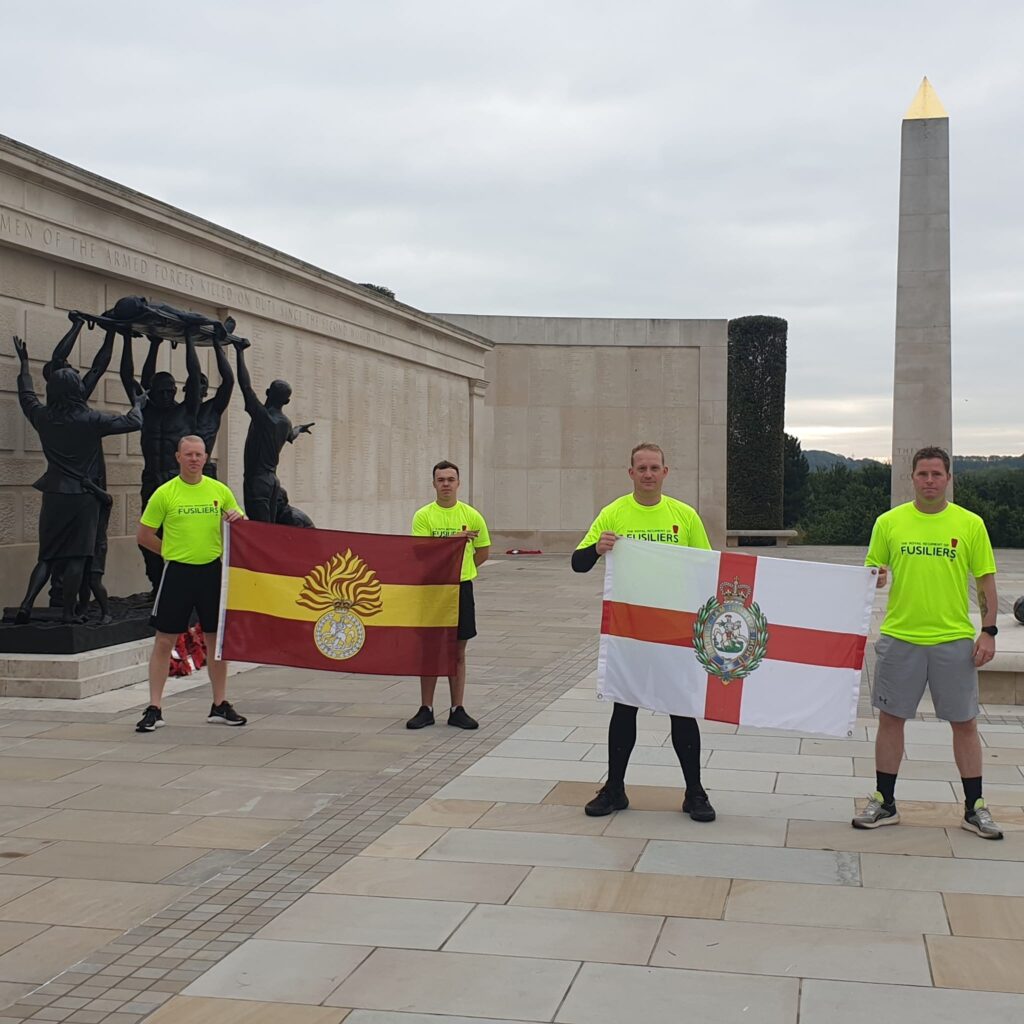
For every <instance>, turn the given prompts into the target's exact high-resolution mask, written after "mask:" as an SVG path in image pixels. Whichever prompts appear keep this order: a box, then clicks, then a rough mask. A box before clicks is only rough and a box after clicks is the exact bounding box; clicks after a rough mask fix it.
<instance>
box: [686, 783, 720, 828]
mask: <svg viewBox="0 0 1024 1024" xmlns="http://www.w3.org/2000/svg"><path fill="white" fill-rule="evenodd" d="M683 814H688V815H689V816H690V817H691V818H693V820H694V821H714V820H715V817H716V815H715V809H714V807H712V806H711V801H710V800H709V799H708V795H707V793H705V792H704V790H701V791H700V793H697V794H695V795H694V796H690V793H689V791H687V792H686V794H685V795H684V796H683Z"/></svg>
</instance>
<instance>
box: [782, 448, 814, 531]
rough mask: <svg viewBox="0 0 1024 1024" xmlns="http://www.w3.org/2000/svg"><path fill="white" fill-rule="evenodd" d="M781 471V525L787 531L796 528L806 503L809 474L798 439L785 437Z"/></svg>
mask: <svg viewBox="0 0 1024 1024" xmlns="http://www.w3.org/2000/svg"><path fill="white" fill-rule="evenodd" d="M785 442H786V444H785V451H784V456H783V457H784V459H785V461H784V463H783V470H782V525H783V526H784V527H785V528H786V529H787V530H788V529H791V528H792V527H794V526H796V524H797V523H799V522H800V519H801V518H802V516H803V513H804V505H805V503H806V501H807V477H808V475H809V474H810V472H811V468H810V466H808V464H807V457H806V456H805V455H804V453H803V449H802V448H801V447H800V439H799V438H798V437H794V436H793V435H792V434H786V435H785Z"/></svg>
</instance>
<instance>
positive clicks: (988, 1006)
mask: <svg viewBox="0 0 1024 1024" xmlns="http://www.w3.org/2000/svg"><path fill="white" fill-rule="evenodd" d="M779 553H780V554H783V555H785V556H786V557H804V558H806V557H818V558H827V559H829V560H841V561H849V562H855V561H857V560H858V559H859V557H860V554H861V553H860V552H859V551H855V550H853V549H807V548H803V549H800V548H796V549H787V550H786V551H785V552H779ZM999 557H1000V564H1001V567H1002V569H1001V573H1000V585H1001V588H1002V590H1003V592H1004V593H1003V600H1002V601H1001V604H1009V603H1010V601H1011V600H1012V598H1013V597H1014V596H1016V594H1018V593H1020V592H1022V590H1024V556H1022V555H1021V553H1017V552H1000V553H999ZM600 589H601V573H600V571H595V572H594V573H592V574H590V575H589V576H582V577H581V576H575V575H573V574H572V573H571V572H570V571H569V568H568V565H567V559H566V558H564V557H557V558H555V557H544V558H530V559H527V558H523V559H521V560H502V561H496V562H494V563H491V564H489V565H488V566H487V567H486V568H485V569H484V570H483V572H482V575H481V579H480V583H479V586H478V609H479V613H480V619H481V636H480V637H479V638H478V639H477V640H476V641H474V642H473V643H472V644H471V645H470V651H471V659H470V662H471V664H470V688H469V691H468V696H469V700H468V708H469V710H470V711H471V712H472V713H473V714H476V715H478V716H479V717H480V718H481V720H482V722H483V726H482V728H481V729H480V730H479V731H478V732H475V733H473V732H471V733H464V732H459V731H456V730H453V729H449V728H448V727H447V726H446V725H444V724H440V725H438V726H436V727H434V728H432V729H427V730H424V731H423V732H419V733H410V732H408V731H407V730H406V729H405V728H404V724H403V723H404V720H405V718H406V717H407V716H408V715H409V714H410V713H411V712H412V711H414V710H415V706H416V703H417V699H416V698H417V692H416V691H417V687H416V684H415V682H413V681H412V680H404V681H395V680H391V679H372V678H366V677H354V676H336V675H332V674H328V673H312V672H297V671H293V670H288V669H274V668H266V669H258V670H253V671H250V672H245V673H242V674H240V675H238V676H236V677H234V678H233V680H232V682H231V687H232V694H231V695H232V697H233V698H234V699H236V700H237V702H238V704H239V706H240V708H241V709H242V710H243V711H244V712H245V713H246V714H247V715H249V718H250V725H249V726H248V727H247V728H245V729H241V730H229V729H223V728H221V729H218V728H217V727H215V726H209V725H206V724H204V722H203V719H204V716H205V713H206V709H207V707H208V691H207V689H206V686H205V683H204V682H203V681H201V680H200V682H199V685H198V686H197V685H196V684H195V683H192V684H186V685H185V687H184V688H183V684H182V683H178V684H177V688H178V689H177V693H175V692H173V691H172V695H171V696H170V697H169V698H168V700H167V701H166V703H165V714H166V717H167V721H168V727H167V728H166V729H163V730H161V731H160V732H158V733H156V734H153V735H142V736H140V735H136V734H135V733H134V732H133V731H132V725H133V724H134V722H135V720H136V719H137V717H138V714H139V712H140V709H141V708H142V707H143V706H144V705H145V703H146V695H145V693H144V692H143V691H142V689H141V688H139V687H134V688H132V689H130V690H121V691H117V692H114V693H109V694H105V695H102V696H99V697H96V698H90V699H88V700H83V701H79V702H57V701H49V702H42V701H30V700H23V699H14V698H5V699H2V700H0V779H2V780H3V781H2V787H3V788H2V790H0V792H2V793H3V798H2V800H0V804H2V806H0V829H2V837H0V999H2V1001H3V1004H5V1008H2V1009H0V1024H14V1022H16V1021H23V1020H26V1019H29V1020H33V1021H69V1022H75V1024H101V1022H102V1024H135V1022H138V1021H142V1020H144V1019H145V1020H151V1021H153V1022H154V1024H213V1022H216V1024H292V1022H294V1024H336V1022H338V1021H341V1020H343V1019H344V1020H345V1021H346V1022H348V1024H385V1022H394V1024H455V1022H460V1024H480V1022H481V1021H492V1020H495V1021H496V1020H499V1019H500V1020H504V1021H509V1020H512V1021H520V1022H539V1021H562V1022H573V1024H576V1022H578V1024H604V1022H608V1024H612V1022H615V1024H618V1022H621V1021H626V1020H632V1019H636V1020H643V1021H645V1022H650V1024H660V1022H663V1021H664V1022H668V1021H672V1022H673V1024H674V1022H676V1021H678V1020H679V1019H680V1018H681V1017H682V1016H683V1015H686V1016H688V1017H689V1018H690V1019H693V1020H699V1021H701V1022H722V1024H733V1022H740V1021H748V1020H750V1021H754V1020H757V1021H763V1022H766V1024H775V1022H784V1024H796V1022H797V1020H798V1014H799V1021H800V1024H826V1022H827V1024H853V1022H855V1021H856V1022H860V1021H862V1020H865V1019H870V1018H872V1017H874V1018H876V1019H879V1020H892V1019H900V1020H901V1021H904V1022H906V1024H914V1022H917V1021H921V1022H924V1021H928V1022H929V1024H943V1022H947V1021H949V1022H952V1021H954V1020H956V1021H958V1022H961V1021H962V1020H963V1019H964V1018H967V1017H970V1016H978V1017H981V1018H983V1019H988V1020H992V1021H999V1022H1002V1021H1006V1022H1009V1021H1016V1020H1020V1019H1024V994H1020V993H1024V978H1022V975H1021V972H1020V964H1021V963H1022V962H1024V863H1022V860H1024V775H1022V767H1021V766H1022V765H1024V708H1017V707H1010V706H1006V707H1002V706H986V707H985V708H984V709H983V718H982V722H983V725H982V734H983V737H984V742H985V744H986V750H985V759H986V782H987V785H986V795H987V797H988V799H989V801H990V803H991V804H992V805H993V810H994V813H995V816H996V818H997V820H998V821H999V822H1000V823H1001V824H1002V826H1003V827H1004V829H1005V830H1006V831H1007V836H1006V838H1005V840H1004V841H1003V842H1001V843H987V842H984V841H983V840H981V839H978V838H977V837H974V836H972V835H970V834H968V833H966V832H963V831H962V830H960V829H959V828H958V827H957V823H958V818H959V815H960V813H961V812H960V808H961V803H960V792H959V783H958V781H957V780H958V776H957V772H956V768H955V765H954V764H953V762H952V753H951V749H950V743H949V731H948V728H947V727H946V726H945V725H943V724H942V723H939V722H936V721H934V720H933V719H932V720H929V719H930V716H929V714H928V709H927V708H926V709H924V713H923V715H922V717H921V720H920V721H918V722H915V723H913V724H912V725H911V726H909V733H908V736H909V746H908V751H907V753H908V762H907V764H906V766H905V767H904V770H903V772H902V773H901V781H900V784H899V788H898V790H897V797H898V798H899V800H900V809H901V813H902V815H903V818H904V821H905V822H906V824H905V825H903V826H900V827H898V828H892V829H884V830H881V831H880V832H855V831H853V830H852V829H851V828H850V827H849V818H850V816H851V814H852V813H853V809H854V804H855V802H856V801H858V800H860V799H861V798H862V797H863V795H864V794H865V793H867V792H868V791H869V790H870V789H872V788H873V775H874V769H873V761H872V744H871V739H872V736H873V724H872V717H871V712H870V709H869V708H868V707H867V705H866V704H863V705H862V714H863V718H862V719H861V720H860V721H859V723H858V726H857V729H856V733H855V735H854V736H853V737H851V738H850V739H849V740H824V739H808V738H800V737H798V736H795V735H791V734H781V733H780V734H773V733H770V732H765V731H759V732H755V731H753V730H746V729H743V730H736V729H735V728H733V727H731V726H722V725H714V724H709V725H707V726H705V728H704V747H705V751H704V763H705V765H706V766H707V767H706V774H705V782H706V784H707V786H708V789H709V791H710V793H711V797H712V800H713V802H714V804H715V806H716V807H717V809H718V811H719V814H720V818H719V820H718V821H717V822H716V823H714V824H712V825H698V824H696V823H694V822H692V821H690V820H689V819H688V818H685V817H683V816H682V815H681V814H680V813H679V809H678V805H679V802H680V798H681V793H680V788H679V786H680V781H681V780H680V773H679V768H678V765H677V763H676V761H675V755H674V753H673V751H672V748H671V744H670V743H669V741H668V734H667V721H666V719H664V718H661V717H654V716H649V717H647V718H646V719H645V718H641V726H640V731H639V737H638V746H637V748H636V751H635V753H634V756H633V759H632V765H631V768H630V772H629V775H628V776H627V783H628V786H629V795H630V798H631V801H632V807H631V809H630V810H628V811H625V812H621V813H618V814H616V815H613V816H611V817H608V818H599V819H589V818H586V817H585V816H584V815H583V813H582V809H581V805H582V804H583V803H585V802H586V801H587V800H588V799H589V798H590V797H591V796H592V795H593V792H594V791H595V790H596V789H597V788H598V786H599V785H600V782H601V780H602V778H603V775H604V769H605V745H604V744H605V724H606V720H607V715H608V710H609V709H608V708H607V707H606V706H605V705H602V704H600V703H597V702H596V701H595V700H594V671H595V657H596V623H597V616H598V607H599V600H600ZM172 686H174V684H173V683H172ZM440 693H441V691H439V694H440ZM438 703H439V705H440V704H441V703H442V701H440V700H439V702H438ZM439 720H440V721H441V722H442V723H443V721H444V719H443V718H439ZM254 850H255V851H256V852H251V851H254ZM62 972H63V973H62ZM51 978H54V979H55V980H53V981H49V979H51ZM48 981H49V983H48V984H44V983H46V982H48ZM41 985H42V987H41V988H40V987H39V986H41Z"/></svg>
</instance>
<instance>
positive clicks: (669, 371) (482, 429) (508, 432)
mask: <svg viewBox="0 0 1024 1024" xmlns="http://www.w3.org/2000/svg"><path fill="white" fill-rule="evenodd" d="M392 283H393V282H392ZM124 295H144V296H146V297H147V298H148V299H150V300H151V301H153V302H163V303H167V304H169V305H172V306H176V307H178V308H181V309H189V310H194V311H196V312H199V313H202V314H205V315H207V316H209V317H211V318H215V319H218V320H224V319H225V318H226V317H228V316H231V317H233V318H234V319H235V320H236V321H237V327H236V328H235V333H236V334H238V335H239V336H243V337H247V338H249V339H250V340H251V342H252V346H251V348H249V349H248V350H247V352H246V360H247V363H248V366H249V370H250V373H251V376H252V381H253V386H254V388H255V390H256V392H257V394H258V395H259V396H261V397H262V396H263V394H264V392H265V389H266V388H267V386H268V385H269V384H270V382H271V381H272V380H273V379H274V378H277V377H280V378H284V379H285V380H287V381H289V382H290V384H291V385H292V388H293V397H292V401H291V404H290V405H289V406H288V407H287V409H286V411H287V413H288V415H289V416H290V417H291V419H292V421H293V422H294V423H301V422H309V421H313V422H315V424H316V425H315V427H314V428H313V430H312V433H311V434H310V435H309V436H306V435H302V436H300V437H299V438H297V439H296V441H295V443H294V444H293V445H286V446H285V449H284V451H283V452H282V455H281V463H280V470H279V475H280V479H281V483H282V485H283V486H284V488H285V489H286V490H287V492H288V495H289V499H290V501H291V502H292V504H294V505H296V506H298V507H299V508H300V509H302V510H303V511H304V512H305V513H307V514H308V515H309V516H310V517H311V518H312V520H313V521H314V523H315V524H316V525H317V526H321V527H327V528H336V529H341V528H344V529H354V530H368V531H373V532H394V533H405V532H406V531H407V530H408V528H409V521H410V518H411V515H412V512H413V511H414V510H415V509H416V508H417V507H418V506H419V505H421V504H423V503H424V502H426V501H428V500H429V499H430V497H431V496H432V491H431V487H430V467H431V466H432V465H433V463H435V462H436V461H438V460H439V459H443V458H447V459H451V460H453V461H454V462H456V463H458V464H459V466H460V467H461V468H462V476H463V486H462V490H461V492H460V496H461V497H462V498H463V500H466V501H469V502H471V503H472V504H474V505H477V506H478V507H479V508H480V510H481V511H482V512H483V513H484V515H485V516H486V518H487V520H488V523H489V524H490V525H491V532H492V536H493V538H494V547H495V550H496V552H501V551H504V550H505V549H506V548H510V547H519V548H543V549H544V550H547V551H558V550H569V549H571V548H572V547H573V546H575V543H576V542H577V540H578V539H579V536H580V535H581V533H582V532H583V531H584V530H585V529H586V527H587V526H588V525H589V523H590V521H591V519H592V518H593V516H594V514H595V513H596V511H597V509H598V508H599V507H600V506H601V505H602V504H604V503H606V502H608V501H610V500H612V499H613V498H615V497H616V496H618V495H620V494H622V493H624V492H625V491H627V490H628V489H629V481H628V477H627V476H626V465H627V462H628V453H629V450H630V448H631V447H632V445H633V444H635V443H636V442H637V441H638V440H641V439H642V440H653V441H656V442H658V443H660V444H661V445H662V446H663V447H664V448H665V450H666V454H667V458H668V463H669V466H670V478H669V482H668V485H667V486H666V493H670V494H673V495H675V496H677V497H680V498H682V499H683V500H685V501H688V502H690V503H692V504H694V505H695V506H696V507H697V508H698V509H699V511H700V512H701V515H702V516H703V518H704V520H705V523H706V525H707V527H708V532H709V534H710V536H711V539H712V543H714V544H715V545H716V546H722V544H723V543H724V539H725V475H726V445H725V430H726V426H725V424H726V415H725V410H726V372H727V361H726V344H727V339H726V321H725V320H642V319H628V320H613V319H573V318H547V317H500V316H469V315H459V314H443V315H442V316H435V315H431V314H427V313H424V312H422V311H420V310H417V309H414V308H412V307H409V306H405V305H403V304H402V303H400V302H394V301H391V300H388V299H387V298H384V297H382V296H380V295H378V294H377V293H376V292H373V291H371V290H369V289H366V288H363V287H360V286H359V285H356V284H353V283H352V282H350V281H347V280H345V279H344V278H341V277H338V276H336V275H334V274H330V273H328V272H326V271H324V270H321V269H319V268H317V267H314V266H311V265H309V264H307V263H303V262H302V261H300V260H298V259H295V258H294V257H291V256H287V255H285V254H283V253H280V252H277V251H276V250H273V249H271V248H269V247H267V246H264V245H261V244H260V243H258V242H254V241H252V240H251V239H248V238H244V237H243V236H241V235H238V234H235V233H233V232H231V231H228V230H226V229H224V228H221V227H218V226H217V225H215V224H212V223H210V222H208V221H204V220H201V219H200V218H198V217H195V216H192V215H190V214H188V213H185V212H183V211H181V210H178V209H175V208H173V207H171V206H168V205H167V204H165V203H161V202H158V201H157V200H154V199H152V198H150V197H148V196H145V195H142V194H140V193H138V192H134V191H132V190H131V189H128V188H125V187H123V186H121V185H118V184H116V183H114V182H111V181H108V180H105V179H103V178H100V177H98V176H96V175H94V174H91V173H89V172H87V171H84V170H82V169H80V168H77V167H74V166H73V165H71V164H67V163H65V162H63V161H60V160H57V159H55V158H53V157H50V156H47V155H46V154H43V153H40V152H38V151H37V150H33V149H30V148H28V147H26V146H23V145H21V144H19V143H17V142H14V141H13V140H10V139H6V138H4V137H2V136H0V602H2V604H3V605H12V604H15V603H17V601H18V600H20V598H21V595H22V593H23V590H24V585H25V580H26V579H27V576H28V573H29V571H30V569H31V567H32V565H33V564H34V562H35V558H36V548H37V544H36V541H37V519H38V513H39V508H40V498H41V495H40V494H39V493H38V492H37V491H35V490H33V488H32V483H33V481H34V480H35V479H36V478H37V477H38V476H39V475H40V473H41V472H42V469H43V465H44V462H43V458H42V454H41V451H40V449H39V445H38V441H37V438H36V435H35V433H34V431H33V430H32V429H31V428H30V427H29V425H28V424H27V422H26V421H25V419H24V417H23V416H22V414H21V412H20V410H19V408H18V401H17V394H16V384H15V380H16V375H17V361H16V359H15V356H14V350H13V347H12V345H11V336H12V335H14V334H17V335H20V336H21V337H23V338H24V339H25V340H26V342H27V344H28V348H29V354H30V356H31V360H32V362H31V365H32V370H33V377H34V382H35V386H36V390H37V392H38V393H39V394H40V395H42V394H43V392H44V383H43V379H42V364H43V362H44V361H45V360H46V359H48V358H49V356H50V353H51V352H52V350H53V347H54V345H55V344H56V343H57V341H58V340H59V339H60V338H61V336H62V335H63V334H64V333H65V332H66V330H67V328H68V326H69V324H68V319H67V313H68V311H69V310H72V309H79V310H83V311H85V312H89V313H98V312H102V311H103V310H105V309H108V308H110V307H111V306H113V304H114V302H115V301H116V300H117V299H118V298H120V297H121V296H124ZM471 301H472V296H467V304H469V303H470V302H471ZM101 342H102V331H101V330H99V329H96V330H94V331H91V332H90V331H83V333H82V337H81V340H80V341H79V343H78V345H77V347H76V351H75V353H74V354H73V356H72V362H73V364H74V365H76V366H78V367H79V368H81V369H85V368H87V367H88V366H89V364H90V362H91V360H92V358H93V355H94V353H95V352H96V349H97V348H98V347H99V345H100V344H101ZM134 344H135V346H136V347H135V358H134V363H135V372H136V374H138V373H139V370H140V369H141V366H142V363H143V361H144V359H145V354H146V351H147V348H148V345H147V342H146V341H145V339H143V338H140V339H137V340H136V341H135V343H134ZM120 346H121V341H120V340H118V341H117V343H116V345H115V352H114V358H113V360H112V362H111V367H110V370H109V371H108V372H107V374H106V376H105V377H104V378H103V380H102V382H101V384H100V387H99V388H98V389H97V391H96V394H95V395H94V397H93V403H94V404H95V405H96V406H97V407H98V408H105V409H111V410H121V409H126V408H127V402H126V400H125V395H124V392H123V389H122V386H121V382H120V380H119V378H118V374H117V365H118V361H119V359H120ZM199 356H200V359H201V361H202V364H203V370H204V372H205V373H206V374H207V375H208V376H209V379H210V389H211V393H212V392H213V390H214V389H215V388H216V387H217V385H218V383H219V376H218V374H217V371H216V366H215V363H214V360H213V356H212V353H211V351H210V349H208V348H201V349H200V350H199ZM228 358H229V360H230V361H231V363H232V367H234V358H235V357H234V351H233V349H229V351H228ZM157 369H159V370H166V369H170V370H171V371H172V372H173V373H174V375H175V377H176V379H177V381H178V386H179V398H180V397H181V390H180V389H181V388H182V387H183V385H184V380H185V368H184V351H183V347H182V346H179V347H178V348H177V349H176V350H173V351H172V350H171V347H170V345H169V344H167V343H165V344H164V345H163V348H162V350H161V355H160V363H159V364H158V367H157ZM488 382H492V383H490V384H489V383H488ZM247 427H248V417H247V415H246V413H245V411H244V408H243V404H242V397H241V394H240V392H239V390H238V389H237V387H236V390H235V393H234V395H233V396H232V399H231V405H230V408H229V411H228V414H227V415H226V416H225V418H224V421H223V423H222V426H221V430H220V434H219V437H218V441H217V448H216V450H215V451H214V453H213V456H214V458H215V459H216V461H217V463H218V472H219V476H220V478H221V479H223V480H225V481H226V482H227V483H228V484H229V485H230V486H231V487H232V488H233V490H234V491H235V493H236V495H237V496H238V497H239V498H241V494H242V448H243V445H244V442H245V435H246V430H247ZM104 445H105V452H106V461H107V479H108V489H109V490H110V492H111V493H112V494H113V497H114V507H113V513H112V518H111V525H110V530H109V536H110V554H109V556H108V561H107V576H106V582H107V586H108V589H109V590H110V592H111V593H112V594H129V593H133V592H137V591H142V590H144V589H148V587H147V583H146V579H145V576H144V574H143V563H142V559H141V557H140V554H139V551H138V549H137V547H136V545H135V540H134V535H135V529H136V526H137V523H138V517H139V514H140V507H139V506H140V499H139V477H140V472H141V468H142V460H141V455H140V451H139V435H138V434H137V433H136V434H131V435H127V437H125V436H121V437H112V438H109V439H107V441H105V442H104ZM42 600H43V598H42V597H41V598H40V602H42Z"/></svg>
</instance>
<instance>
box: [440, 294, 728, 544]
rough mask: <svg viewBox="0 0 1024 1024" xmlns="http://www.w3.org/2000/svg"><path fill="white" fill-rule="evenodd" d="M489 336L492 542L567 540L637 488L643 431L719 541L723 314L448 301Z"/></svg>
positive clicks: (680, 494)
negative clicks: (552, 313)
mask: <svg viewBox="0 0 1024 1024" xmlns="http://www.w3.org/2000/svg"><path fill="white" fill-rule="evenodd" d="M441 315H442V316H444V317H445V318H446V319H448V320H450V321H452V322H453V323H455V324H458V325H459V326H461V327H465V328H467V329H469V330H471V331H474V332H476V333H479V334H483V335H485V336H486V337H488V338H490V339H491V340H493V341H494V342H495V346H494V349H493V350H492V351H491V352H490V353H489V354H488V356H487V378H488V380H490V381H492V382H493V383H492V384H491V386H490V387H489V388H488V391H487V399H486V401H487V408H488V410H489V411H490V413H491V415H492V416H493V418H494V447H493V455H492V459H491V461H490V465H491V473H490V475H489V477H488V479H487V480H486V481H484V482H483V484H482V486H481V489H480V494H481V498H482V500H483V501H484V502H485V504H486V505H488V506H489V507H490V508H492V509H493V510H494V511H493V513H492V524H491V534H492V536H494V537H495V538H496V544H497V545H498V546H505V547H518V548H531V549H535V548H541V549H542V550H546V551H550V550H556V551H560V550H571V548H573V547H575V546H576V544H577V542H578V541H579V539H580V537H581V536H582V534H583V533H584V531H585V530H586V529H587V527H588V526H589V525H590V523H591V521H592V520H593V518H594V516H595V514H596V513H597V510H598V509H599V508H601V506H603V505H606V504H607V503H608V502H610V501H612V500H614V499H615V498H617V497H619V496H620V495H621V494H624V493H626V492H627V491H629V490H630V487H631V484H630V482H629V478H628V477H627V475H626V467H627V466H628V464H629V452H630V450H631V449H632V447H633V445H635V444H636V443H637V442H638V441H653V442H654V443H656V444H660V445H661V446H662V448H664V450H665V458H666V462H667V464H668V466H669V476H668V479H667V481H666V484H665V493H666V494H671V495H672V496H673V497H676V498H679V499H681V500H682V501H685V502H687V503H689V504H691V505H693V506H694V507H695V508H697V509H698V510H699V511H700V514H701V517H702V518H703V520H704V523H705V525H706V526H707V530H708V535H709V537H710V538H711V542H712V544H713V545H715V546H716V547H721V546H722V545H723V544H724V542H725V501H726V492H725V479H726V474H725V468H726V433H725V432H726V402H727V386H726V385H727V373H728V359H727V353H728V331H727V324H728V322H727V321H726V320H643V319H603V318H574V317H530V316H471V315H462V314H448V313H445V314H441Z"/></svg>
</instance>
